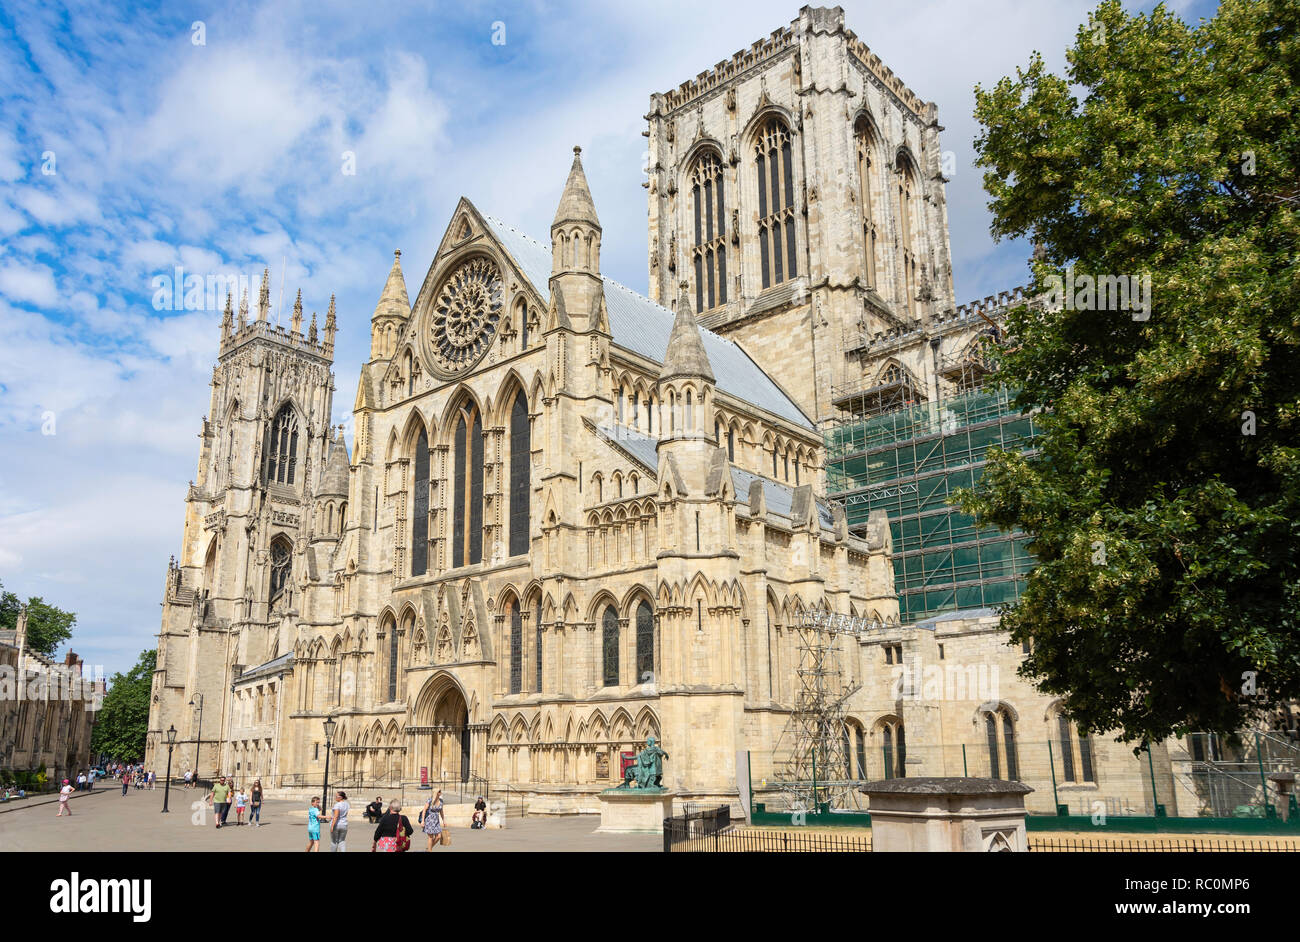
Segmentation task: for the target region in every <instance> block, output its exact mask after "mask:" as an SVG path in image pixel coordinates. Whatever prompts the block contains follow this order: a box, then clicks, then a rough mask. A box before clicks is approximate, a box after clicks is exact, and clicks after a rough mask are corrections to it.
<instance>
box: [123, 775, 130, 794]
mask: <svg viewBox="0 0 1300 942" xmlns="http://www.w3.org/2000/svg"><path fill="white" fill-rule="evenodd" d="M130 785H131V776H129V775H127V774H126V773H125V772H123V773H122V796H123V797H126V790H127V788H128V787H130Z"/></svg>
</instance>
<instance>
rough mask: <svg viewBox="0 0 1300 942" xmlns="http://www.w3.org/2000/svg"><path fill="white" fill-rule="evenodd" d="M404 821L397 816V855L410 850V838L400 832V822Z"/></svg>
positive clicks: (403, 832)
mask: <svg viewBox="0 0 1300 942" xmlns="http://www.w3.org/2000/svg"><path fill="white" fill-rule="evenodd" d="M404 820H405V818H403V817H402V816H401V815H398V816H397V853H399V854H400V853H403V852H404V851H407V850H410V848H411V838H410V836H409V835H408V834H406V832H405V831H403V830H402V822H403V821H404Z"/></svg>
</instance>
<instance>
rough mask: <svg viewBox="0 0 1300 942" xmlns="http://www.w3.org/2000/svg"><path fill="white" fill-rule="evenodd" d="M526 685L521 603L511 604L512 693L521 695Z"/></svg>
mask: <svg viewBox="0 0 1300 942" xmlns="http://www.w3.org/2000/svg"><path fill="white" fill-rule="evenodd" d="M523 685H524V626H523V618H522V616H521V615H520V613H519V603H518V602H511V603H510V692H511V693H519V692H520V691H521V690H522V689H523Z"/></svg>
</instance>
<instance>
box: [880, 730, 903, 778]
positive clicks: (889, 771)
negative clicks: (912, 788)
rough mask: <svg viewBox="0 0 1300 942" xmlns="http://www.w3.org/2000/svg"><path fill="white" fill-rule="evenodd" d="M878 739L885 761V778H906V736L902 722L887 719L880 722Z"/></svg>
mask: <svg viewBox="0 0 1300 942" xmlns="http://www.w3.org/2000/svg"><path fill="white" fill-rule="evenodd" d="M880 738H881V748H882V752H883V754H884V755H883V758H884V760H885V778H906V777H907V735H906V733H905V732H904V730H903V721H902V720H901V719H898V718H897V717H889V718H886V719H883V720H881V721H880Z"/></svg>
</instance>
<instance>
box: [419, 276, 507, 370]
mask: <svg viewBox="0 0 1300 942" xmlns="http://www.w3.org/2000/svg"><path fill="white" fill-rule="evenodd" d="M501 299H502V286H501V273H500V272H499V271H498V270H497V267H496V265H494V264H492V262H491V261H489V260H488V259H486V258H472V259H470V260H469V261H467V262H465V263H464V264H463V265H461V266H460V267H459V268H457V269H456V270H455V271H454V272H452V273H451V275H450V276H449V277H448V278H447V280H446V281H445V282H443V285H442V288H441V289H440V290H439V291H438V295H437V297H436V298H435V300H434V302H433V313H432V316H431V319H430V324H429V340H430V342H431V343H432V347H433V354H434V357H435V358H436V360H437V362H438V365H439V366H440V367H441V368H442V369H443V370H444V371H445V372H448V373H459V372H462V371H463V370H465V369H467V368H468V367H470V366H473V365H474V364H475V363H477V362H478V360H479V358H480V357H482V356H483V354H484V353H486V352H487V350H488V347H489V346H491V344H492V338H493V337H494V336H495V335H496V329H497V323H498V322H499V321H500V319H501Z"/></svg>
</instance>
